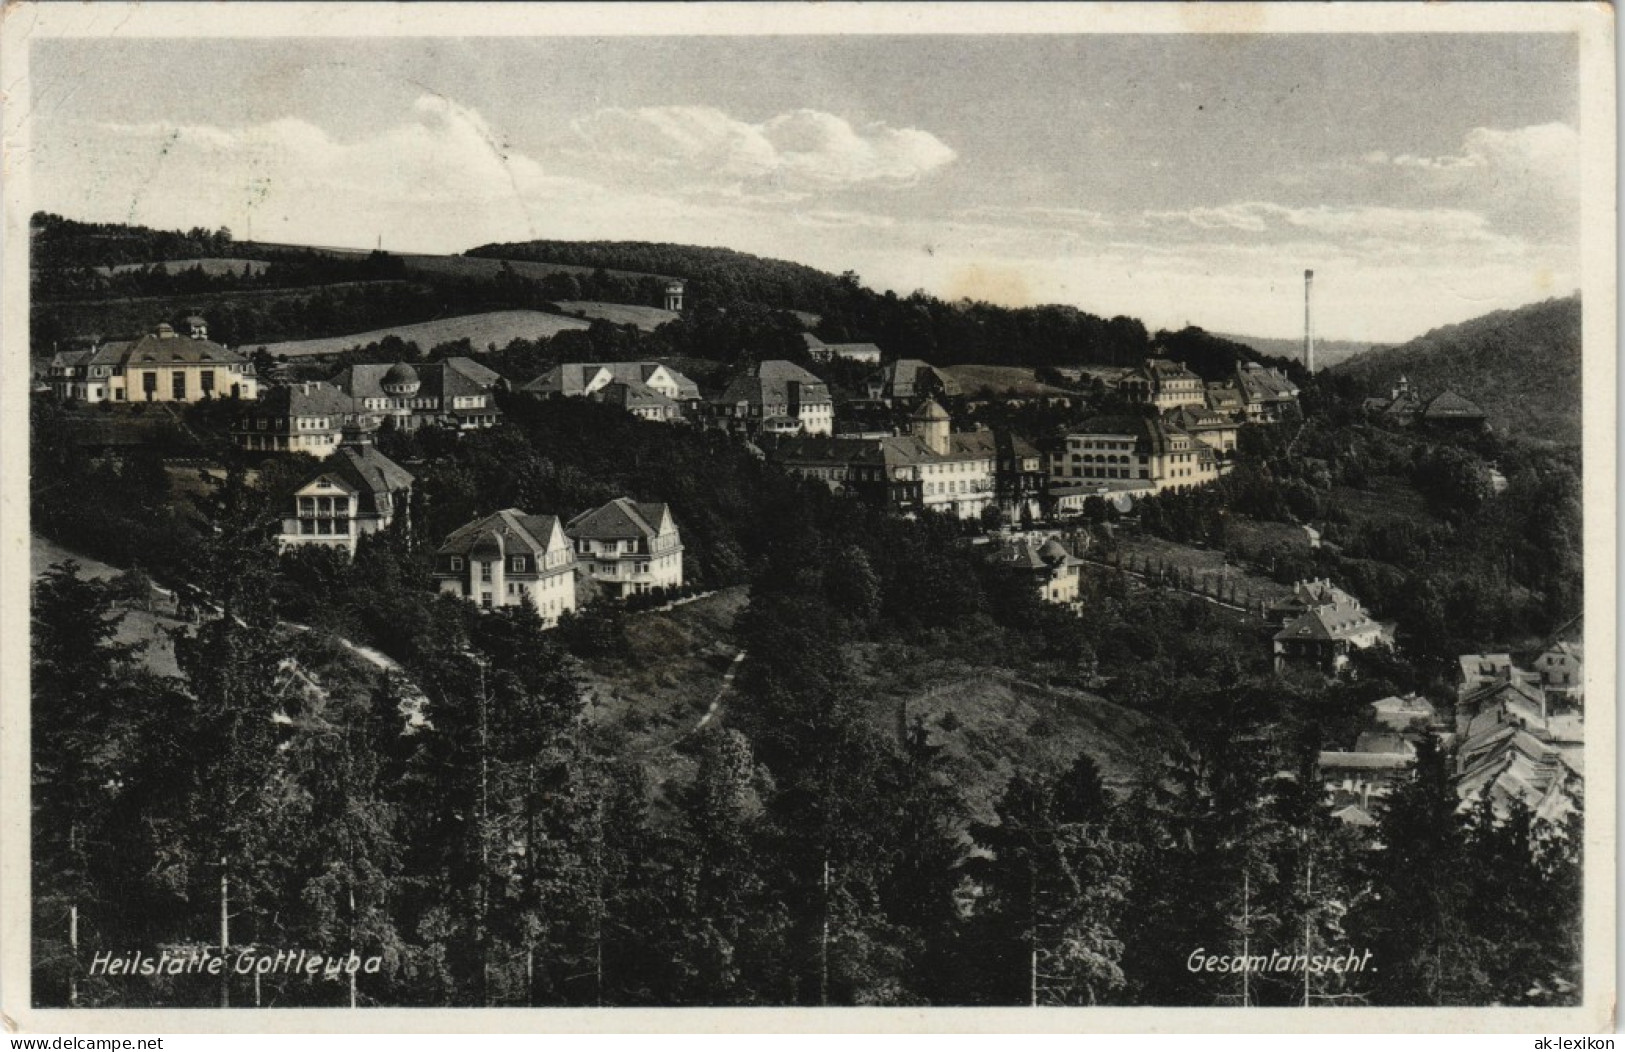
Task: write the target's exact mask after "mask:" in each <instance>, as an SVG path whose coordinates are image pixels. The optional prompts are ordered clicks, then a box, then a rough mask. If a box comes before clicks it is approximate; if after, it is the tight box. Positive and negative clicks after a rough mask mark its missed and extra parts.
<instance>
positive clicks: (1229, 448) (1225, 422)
mask: <svg viewBox="0 0 1625 1052" xmlns="http://www.w3.org/2000/svg"><path fill="white" fill-rule="evenodd" d="M1162 418H1163V420H1165V421H1166V422H1168V423H1169V424H1172V425H1173V426H1174V427H1177V428H1179V429H1180V430H1181V431H1184V432H1185V433H1186V434H1188V435H1190V436H1191V437H1193V438H1195V439H1197V440H1198V441H1201V442H1205V443H1207V445H1208V448H1210V449H1212V450H1213V452H1215V453H1218V454H1221V455H1223V456H1229V455H1231V454H1234V453H1235V451H1236V436H1237V434H1238V433H1239V431H1240V428H1239V427H1238V426H1237V424H1236V421H1235V419H1234V418H1233V417H1230V416H1228V415H1226V414H1225V413H1221V412H1219V411H1217V410H1214V409H1209V408H1207V407H1200V408H1199V407H1196V406H1188V405H1187V406H1180V407H1179V408H1178V409H1170V410H1168V411H1167V412H1165V413H1163V414H1162Z"/></svg>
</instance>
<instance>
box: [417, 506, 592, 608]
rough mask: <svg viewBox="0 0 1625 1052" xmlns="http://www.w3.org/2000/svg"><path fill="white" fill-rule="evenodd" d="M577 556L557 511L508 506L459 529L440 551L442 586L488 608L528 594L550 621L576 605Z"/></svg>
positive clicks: (437, 558) (514, 601)
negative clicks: (549, 512)
mask: <svg viewBox="0 0 1625 1052" xmlns="http://www.w3.org/2000/svg"><path fill="white" fill-rule="evenodd" d="M575 569H576V558H575V551H574V549H573V548H572V547H571V544H570V541H569V539H568V538H567V537H565V535H564V530H563V528H562V527H561V526H560V524H559V520H558V517H557V516H555V515H530V514H527V513H525V512H523V511H520V510H519V509H518V508H506V509H504V510H502V511H499V512H496V513H495V514H492V515H487V516H486V517H485V518H483V519H476V520H475V521H473V522H471V523H468V524H467V525H465V526H462V527H459V528H458V529H457V530H454V531H453V532H452V534H451V536H449V537H447V538H446V540H445V542H444V543H443V544H441V545H440V548H439V549H438V550H437V551H436V552H435V556H434V577H435V580H436V581H437V582H438V584H439V588H440V591H442V592H445V593H447V594H449V595H458V596H462V597H463V598H465V599H468V600H469V601H471V602H475V603H478V604H479V605H480V606H483V607H486V608H487V609H490V608H494V607H499V606H518V605H520V604H522V603H524V602H525V601H526V600H527V599H528V600H530V602H531V603H532V604H533V605H534V606H535V607H536V612H537V613H538V614H540V615H541V617H542V620H543V622H544V623H546V624H547V625H548V626H552V625H555V624H557V623H558V620H559V616H560V615H562V614H564V613H565V612H566V611H570V610H574V609H575V608H576V578H575Z"/></svg>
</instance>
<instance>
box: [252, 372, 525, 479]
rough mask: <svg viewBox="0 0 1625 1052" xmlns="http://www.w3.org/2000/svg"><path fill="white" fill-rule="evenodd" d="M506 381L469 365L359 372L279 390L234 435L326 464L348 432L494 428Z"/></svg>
mask: <svg viewBox="0 0 1625 1052" xmlns="http://www.w3.org/2000/svg"><path fill="white" fill-rule="evenodd" d="M500 381H501V377H500V376H498V375H497V374H496V373H495V372H493V371H491V370H490V369H487V368H486V367H485V366H483V365H480V364H479V363H478V362H475V361H474V360H472V359H470V358H446V359H444V360H442V361H438V362H423V363H419V364H415V365H414V364H411V363H408V362H395V363H393V364H376V365H352V366H349V367H347V368H345V369H344V370H342V371H341V372H339V373H338V374H337V375H335V376H334V377H332V378H331V379H329V380H325V381H319V380H312V381H305V382H302V383H296V384H288V385H286V386H282V387H274V388H272V389H271V390H269V391H267V392H266V394H265V397H263V398H261V399H259V400H258V401H257V402H256V403H255V404H254V405H253V406H250V407H249V408H247V409H246V410H245V411H244V412H243V413H242V415H241V416H239V417H238V419H237V422H236V424H235V425H234V427H233V429H232V438H233V440H234V441H235V442H236V444H237V446H238V447H239V448H241V449H247V450H254V451H269V452H293V453H312V454H314V455H316V456H327V455H328V454H329V453H332V452H333V451H334V450H335V449H336V448H338V445H339V436H340V433H341V432H342V431H343V429H344V428H346V427H360V428H363V429H367V430H371V429H376V428H378V427H381V426H384V425H386V424H387V425H388V426H391V427H395V428H399V429H401V430H404V431H415V430H417V429H418V428H420V427H425V426H435V427H452V428H456V429H458V430H462V431H467V430H472V429H475V428H481V427H491V426H492V425H494V424H495V423H496V422H497V420H498V418H499V417H500V416H501V410H500V409H498V408H497V406H496V393H495V389H496V385H497V384H498V383H499V382H500Z"/></svg>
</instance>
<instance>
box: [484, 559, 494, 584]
mask: <svg viewBox="0 0 1625 1052" xmlns="http://www.w3.org/2000/svg"><path fill="white" fill-rule="evenodd" d="M495 565H496V564H495V563H492V562H489V561H486V560H481V561H480V580H481V581H489V580H491V567H492V566H495Z"/></svg>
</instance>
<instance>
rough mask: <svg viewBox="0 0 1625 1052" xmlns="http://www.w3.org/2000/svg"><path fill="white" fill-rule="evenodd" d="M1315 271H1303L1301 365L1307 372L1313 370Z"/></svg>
mask: <svg viewBox="0 0 1625 1052" xmlns="http://www.w3.org/2000/svg"><path fill="white" fill-rule="evenodd" d="M1314 291H1315V272H1314V271H1312V270H1306V271H1304V272H1303V367H1304V368H1305V369H1307V370H1308V371H1309V372H1311V373H1313V372H1314V371H1315V315H1314V310H1313V307H1314Z"/></svg>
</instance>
